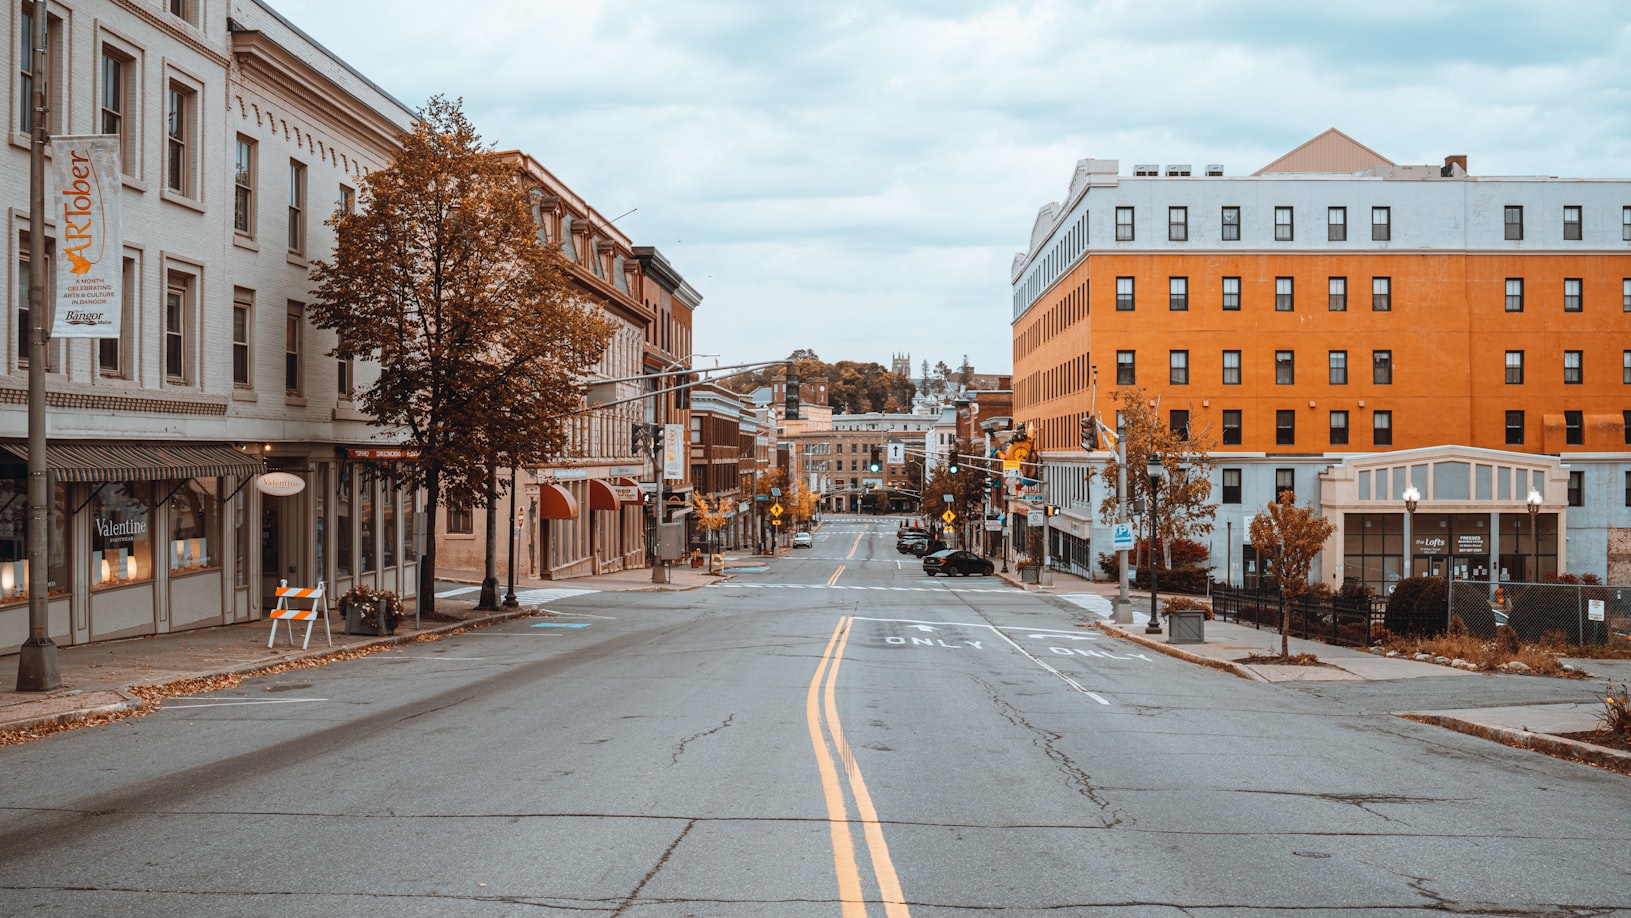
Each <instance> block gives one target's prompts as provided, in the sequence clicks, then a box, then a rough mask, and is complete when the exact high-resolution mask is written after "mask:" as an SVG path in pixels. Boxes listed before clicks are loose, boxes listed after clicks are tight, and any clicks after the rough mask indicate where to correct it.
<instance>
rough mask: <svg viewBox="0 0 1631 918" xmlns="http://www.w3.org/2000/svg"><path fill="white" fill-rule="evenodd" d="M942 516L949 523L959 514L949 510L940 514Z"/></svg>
mask: <svg viewBox="0 0 1631 918" xmlns="http://www.w3.org/2000/svg"><path fill="white" fill-rule="evenodd" d="M940 518H941V519H943V520H945V521H946V522H948V523H949V522H951V521H952V520H954V519H957V514H955V513H953V512H951V511H950V510H947V511H946V512H945V513H942V514H940Z"/></svg>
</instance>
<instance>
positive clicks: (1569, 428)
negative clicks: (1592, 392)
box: [1563, 411, 1586, 446]
mask: <svg viewBox="0 0 1631 918" xmlns="http://www.w3.org/2000/svg"><path fill="white" fill-rule="evenodd" d="M1563 442H1564V443H1566V444H1568V445H1569V446H1583V445H1585V442H1586V424H1585V415H1584V413H1583V412H1579V411H1565V412H1563Z"/></svg>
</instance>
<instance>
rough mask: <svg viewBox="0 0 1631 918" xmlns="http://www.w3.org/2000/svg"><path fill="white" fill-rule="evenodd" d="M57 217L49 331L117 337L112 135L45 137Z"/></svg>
mask: <svg viewBox="0 0 1631 918" xmlns="http://www.w3.org/2000/svg"><path fill="white" fill-rule="evenodd" d="M51 175H52V178H53V179H54V182H53V190H54V191H55V194H54V196H53V197H52V198H51V203H50V204H48V205H46V208H47V210H49V211H54V212H55V216H56V219H57V256H58V257H57V270H56V275H57V277H56V280H57V304H56V305H57V308H56V310H55V313H56V318H55V320H54V321H53V322H52V323H51V337H53V338H118V337H119V332H120V322H121V319H122V318H123V313H124V250H125V245H124V238H123V235H122V233H121V228H120V225H119V217H120V212H119V194H120V189H122V188H123V187H124V185H123V180H122V179H121V178H120V175H119V138H118V137H117V136H115V135H108V134H87V135H82V136H63V137H54V138H52V140H51Z"/></svg>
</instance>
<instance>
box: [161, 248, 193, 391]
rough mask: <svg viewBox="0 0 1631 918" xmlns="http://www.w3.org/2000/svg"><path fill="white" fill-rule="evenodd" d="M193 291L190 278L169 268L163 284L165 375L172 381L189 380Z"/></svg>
mask: <svg viewBox="0 0 1631 918" xmlns="http://www.w3.org/2000/svg"><path fill="white" fill-rule="evenodd" d="M192 294H193V285H192V278H190V277H188V276H187V275H185V274H182V273H180V272H178V271H172V272H170V277H169V282H168V283H167V284H165V287H164V378H165V379H166V380H168V381H169V382H173V383H186V382H188V381H189V380H188V372H187V371H188V370H189V369H190V360H189V354H188V353H187V352H188V347H187V344H188V337H189V335H191V333H192V328H191V326H192V321H191V319H192V315H191V314H192Z"/></svg>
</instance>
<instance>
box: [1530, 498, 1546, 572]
mask: <svg viewBox="0 0 1631 918" xmlns="http://www.w3.org/2000/svg"><path fill="white" fill-rule="evenodd" d="M1542 500H1544V498H1542V497H1541V496H1540V492H1539V491H1537V490H1535V489H1534V488H1530V489H1529V501H1528V503H1529V552H1530V555H1531V557H1533V558H1534V561H1535V569H1534V570H1533V571H1531V572H1530V573H1529V582H1530V583H1539V582H1540V523H1539V520H1538V518H1537V516H1536V514H1538V513H1540V502H1541V501H1542Z"/></svg>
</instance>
